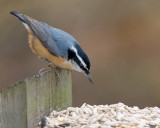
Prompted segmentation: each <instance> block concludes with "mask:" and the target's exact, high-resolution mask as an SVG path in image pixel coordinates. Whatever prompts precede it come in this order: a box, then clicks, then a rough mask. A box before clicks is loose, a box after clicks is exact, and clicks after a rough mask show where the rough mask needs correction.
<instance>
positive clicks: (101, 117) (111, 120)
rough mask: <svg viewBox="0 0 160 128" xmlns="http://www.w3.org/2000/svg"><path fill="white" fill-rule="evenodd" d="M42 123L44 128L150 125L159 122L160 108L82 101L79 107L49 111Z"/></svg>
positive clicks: (104, 127)
mask: <svg viewBox="0 0 160 128" xmlns="http://www.w3.org/2000/svg"><path fill="white" fill-rule="evenodd" d="M43 122H44V121H43ZM44 124H45V127H44V128H55V127H66V128H73V127H74V128H111V127H116V126H118V127H150V126H156V125H159V124H160V108H158V107H146V108H144V109H139V108H138V107H137V106H134V107H128V106H126V105H124V104H123V103H118V104H113V105H93V106H92V105H89V104H86V103H84V104H83V105H82V106H81V107H80V108H78V107H69V108H67V110H63V111H60V112H57V111H53V112H51V114H50V116H49V117H45V123H43V125H44ZM41 125H42V122H41Z"/></svg>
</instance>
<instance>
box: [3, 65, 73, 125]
mask: <svg viewBox="0 0 160 128" xmlns="http://www.w3.org/2000/svg"><path fill="white" fill-rule="evenodd" d="M57 73H58V74H59V76H57ZM57 73H55V72H54V71H52V72H49V73H46V74H43V75H41V76H35V77H30V78H26V79H25V80H23V81H21V82H18V83H17V84H15V85H12V86H11V87H9V88H7V89H3V90H1V91H0V128H36V127H37V125H38V122H39V121H40V118H41V117H42V116H44V115H47V114H49V112H50V111H51V110H53V109H55V110H57V111H59V110H63V109H66V108H67V107H69V106H71V105H72V86H71V71H69V70H64V69H63V70H62V69H59V68H58V69H57Z"/></svg>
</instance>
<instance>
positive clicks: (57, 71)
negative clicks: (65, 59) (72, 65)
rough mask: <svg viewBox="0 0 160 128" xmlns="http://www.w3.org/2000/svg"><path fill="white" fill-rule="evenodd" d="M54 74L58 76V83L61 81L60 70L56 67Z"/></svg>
mask: <svg viewBox="0 0 160 128" xmlns="http://www.w3.org/2000/svg"><path fill="white" fill-rule="evenodd" d="M53 68H54V72H55V75H56V79H57V80H58V82H59V81H60V74H59V70H60V68H58V67H56V66H54V67H53Z"/></svg>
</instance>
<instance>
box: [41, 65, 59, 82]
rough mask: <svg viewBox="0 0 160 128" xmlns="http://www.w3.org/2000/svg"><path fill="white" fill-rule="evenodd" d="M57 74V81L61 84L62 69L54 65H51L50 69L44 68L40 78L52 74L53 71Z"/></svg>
mask: <svg viewBox="0 0 160 128" xmlns="http://www.w3.org/2000/svg"><path fill="white" fill-rule="evenodd" d="M53 70H54V72H55V76H56V80H57V81H58V82H59V81H60V74H59V70H60V68H58V67H56V66H55V65H53V64H49V65H48V67H45V68H42V69H40V70H39V76H40V75H43V74H45V73H48V72H51V71H53Z"/></svg>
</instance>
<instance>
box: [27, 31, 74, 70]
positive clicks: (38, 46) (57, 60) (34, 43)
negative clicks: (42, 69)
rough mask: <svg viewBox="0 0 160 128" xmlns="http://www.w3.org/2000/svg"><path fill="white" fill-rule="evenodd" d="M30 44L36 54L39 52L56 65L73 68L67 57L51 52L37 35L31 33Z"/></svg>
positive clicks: (42, 56) (39, 54)
mask: <svg viewBox="0 0 160 128" xmlns="http://www.w3.org/2000/svg"><path fill="white" fill-rule="evenodd" d="M29 46H30V48H31V49H32V51H33V52H34V53H35V54H37V55H38V56H40V57H41V58H45V59H47V60H48V61H50V62H52V63H53V64H54V65H55V66H57V67H60V68H66V69H70V70H73V68H72V64H71V62H68V61H67V59H66V58H62V57H57V56H54V55H53V54H51V53H50V52H49V51H48V50H47V49H46V48H45V47H44V46H43V45H42V43H41V41H40V40H39V39H38V38H37V37H36V36H32V35H31V34H29Z"/></svg>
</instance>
